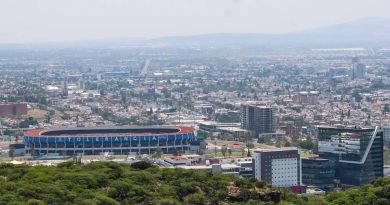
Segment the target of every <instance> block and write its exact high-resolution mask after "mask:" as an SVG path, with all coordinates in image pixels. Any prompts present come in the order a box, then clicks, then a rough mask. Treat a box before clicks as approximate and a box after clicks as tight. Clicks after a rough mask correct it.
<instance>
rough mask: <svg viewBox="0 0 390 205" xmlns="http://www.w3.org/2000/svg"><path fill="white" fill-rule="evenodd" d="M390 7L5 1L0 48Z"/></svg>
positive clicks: (353, 14)
mask: <svg viewBox="0 0 390 205" xmlns="http://www.w3.org/2000/svg"><path fill="white" fill-rule="evenodd" d="M389 7H390V2H389V1H387V0H375V1H370V0H343V1H339V0H326V1H325V0H320V1H312V0H294V1H288V0H275V1H265V0H211V1H210V0H197V1H193V0H157V1H156V0H116V1H107V0H58V1H51V0H32V1H31V0H4V1H2V2H1V7H0V28H1V29H0V43H24V42H52V41H74V40H95V39H114V38H130V37H137V38H145V37H146V38H150V37H161V36H181V35H195V34H210V33H268V34H281V33H289V32H297V31H302V30H306V29H312V28H317V27H323V26H329V25H334V24H339V23H345V22H349V21H354V20H358V19H362V18H367V17H384V18H390V13H389V12H388V8H389Z"/></svg>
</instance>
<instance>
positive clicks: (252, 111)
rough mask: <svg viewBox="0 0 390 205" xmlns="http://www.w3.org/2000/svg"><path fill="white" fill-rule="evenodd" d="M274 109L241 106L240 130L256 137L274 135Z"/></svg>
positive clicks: (247, 105) (251, 105)
mask: <svg viewBox="0 0 390 205" xmlns="http://www.w3.org/2000/svg"><path fill="white" fill-rule="evenodd" d="M275 115H276V108H273V107H267V106H260V105H253V104H245V105H241V128H242V129H246V130H250V131H252V132H254V133H255V134H256V136H258V135H259V134H262V133H274V132H275V129H276V117H275Z"/></svg>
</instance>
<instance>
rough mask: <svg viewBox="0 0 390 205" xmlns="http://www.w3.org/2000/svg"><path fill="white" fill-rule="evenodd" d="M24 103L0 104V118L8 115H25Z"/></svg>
mask: <svg viewBox="0 0 390 205" xmlns="http://www.w3.org/2000/svg"><path fill="white" fill-rule="evenodd" d="M26 114H27V104H26V103H13V104H0V117H5V116H10V115H26Z"/></svg>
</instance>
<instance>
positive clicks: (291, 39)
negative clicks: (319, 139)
mask: <svg viewBox="0 0 390 205" xmlns="http://www.w3.org/2000/svg"><path fill="white" fill-rule="evenodd" d="M58 45H60V46H65V47H75V46H76V47H144V46H147V47H189V46H190V47H200V48H202V47H203V48H208V47H233V48H234V47H264V48H275V47H281V48H284V47H303V48H319V47H321V48H335V47H389V46H390V19H387V18H379V17H371V18H364V19H360V20H356V21H351V22H347V23H342V24H337V25H333V26H328V27H320V28H315V29H309V30H304V31H300V32H294V33H287V34H247V33H242V34H240V33H234V34H230V33H221V34H203V35H192V36H170V37H160V38H154V39H144V38H123V39H110V40H91V41H77V42H62V43H48V44H46V46H53V47H56V46H58ZM6 46H11V47H12V46H15V45H4V44H3V45H1V46H0V49H1V47H3V49H4V47H6ZM16 47H21V45H16Z"/></svg>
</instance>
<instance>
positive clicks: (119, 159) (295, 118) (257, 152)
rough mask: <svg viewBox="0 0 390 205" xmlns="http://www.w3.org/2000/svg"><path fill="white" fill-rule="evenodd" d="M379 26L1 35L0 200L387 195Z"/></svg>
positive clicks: (329, 199)
mask: <svg viewBox="0 0 390 205" xmlns="http://www.w3.org/2000/svg"><path fill="white" fill-rule="evenodd" d="M235 4H237V5H240V1H237V2H236V3H235ZM242 4H244V3H242ZM229 15H230V14H229ZM0 16H1V14H0ZM80 24H81V23H80ZM0 25H1V23H0ZM194 26H195V25H194ZM366 28H367V29H366ZM389 28H390V18H385V17H383V18H382V17H375V18H363V19H359V20H354V21H350V22H347V23H342V24H334V25H331V26H326V27H325V26H324V27H320V28H318V29H314V30H310V32H303V33H292V34H290V33H287V34H278V35H276V34H275V35H271V34H269V35H266V34H258V35H257V34H249V32H248V34H246V33H235V34H230V33H219V34H201V35H198V34H193V35H190V36H188V35H178V36H174V35H172V36H169V37H157V38H142V39H124V38H122V39H120V38H118V39H117V40H116V39H114V40H112V39H111V38H110V39H111V40H95V39H86V40H85V41H84V40H80V41H73V40H72V41H69V43H68V42H67V41H65V42H61V41H55V42H47V43H29V42H28V43H8V42H6V43H1V38H0V204H224V205H225V204H226V205H227V204H282V205H283V204H388V203H389V201H390V188H389V187H390V38H389V36H390V29H389ZM368 29H376V30H368ZM373 36H375V37H373ZM71 176H72V177H75V178H74V179H72V180H71V179H70V178H71ZM60 180H63V181H60ZM51 182H52V183H53V184H50V183H51ZM202 182H204V183H202ZM45 183H47V185H44V184H45ZM18 186H19V187H20V188H17V187H18ZM45 186H46V188H44V187H45ZM52 186H53V187H52ZM39 187H42V188H39ZM49 187H51V188H49ZM27 190H30V191H27ZM50 190H51V191H50ZM61 193H62V194H61ZM60 195H64V196H63V198H61V197H59V196H60ZM65 195H66V196H65Z"/></svg>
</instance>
